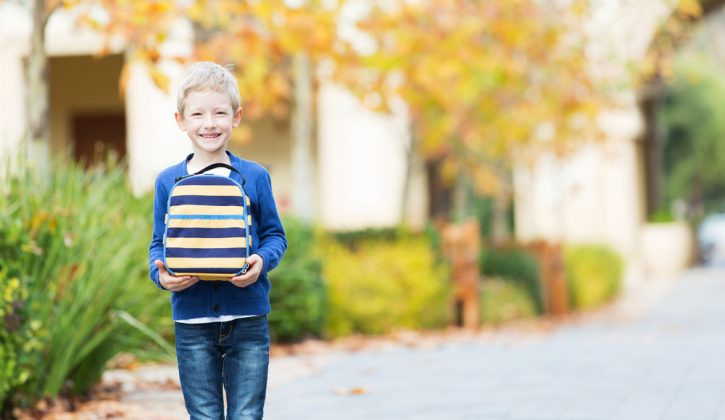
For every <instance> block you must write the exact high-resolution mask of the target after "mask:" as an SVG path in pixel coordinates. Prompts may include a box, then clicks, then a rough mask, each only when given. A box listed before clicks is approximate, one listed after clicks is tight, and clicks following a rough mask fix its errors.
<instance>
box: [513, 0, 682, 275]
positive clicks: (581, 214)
mask: <svg viewBox="0 0 725 420" xmlns="http://www.w3.org/2000/svg"><path fill="white" fill-rule="evenodd" d="M672 3H673V2H669V3H667V2H664V1H661V0H641V1H637V2H634V1H628V0H612V1H610V2H607V3H598V4H597V5H596V6H597V7H599V9H597V13H595V17H594V19H593V21H592V23H591V28H590V29H591V33H592V34H596V35H598V36H597V37H596V40H595V41H594V42H593V43H592V45H591V46H590V47H591V53H592V54H593V57H595V56H597V55H598V57H599V58H605V60H604V63H605V65H604V66H594V69H593V73H594V74H607V75H610V76H611V75H626V74H627V72H628V71H630V68H629V65H630V64H631V63H637V62H639V61H641V59H642V57H643V56H644V54H645V53H646V51H647V48H648V46H649V43H650V42H651V40H652V38H653V36H654V34H655V31H656V28H657V26H658V24H659V23H660V22H661V21H663V20H664V19H665V18H666V17H667V16H668V14H669V12H670V10H671V7H672ZM634 89H635V88H634V87H629V88H623V89H622V91H621V92H619V95H618V97H617V98H616V99H617V101H616V103H615V104H614V106H613V107H612V108H611V109H609V110H606V111H605V112H602V113H601V115H600V121H599V122H600V125H601V128H602V129H603V131H604V133H605V137H606V140H605V141H604V142H603V143H600V144H597V145H589V146H586V147H583V148H582V149H581V150H579V151H578V152H577V153H575V154H574V155H572V156H569V157H568V158H567V159H564V160H557V159H555V158H553V157H552V156H544V157H542V158H541V159H539V160H538V161H537V162H536V163H535V164H533V165H528V166H524V165H519V166H518V167H517V169H516V171H515V177H514V182H515V189H516V200H515V206H516V209H515V210H516V211H515V214H516V234H517V237H518V238H519V239H520V240H523V241H529V240H534V239H545V240H555V241H565V242H568V243H581V242H596V243H604V244H609V245H610V246H612V247H613V248H614V249H616V250H617V251H618V252H619V253H620V254H621V255H622V257H624V259H625V261H626V262H627V273H626V278H625V282H626V284H627V285H634V284H637V283H639V282H640V281H641V278H642V275H643V272H642V254H641V244H640V239H639V237H640V234H641V231H642V227H643V223H644V187H643V185H644V183H643V179H642V176H643V173H642V170H641V157H642V156H641V155H642V153H641V150H640V145H639V143H638V142H637V138H638V137H639V136H640V135H641V133H642V130H643V128H644V125H643V124H644V123H643V119H642V117H641V114H640V110H639V108H638V106H637V99H636V92H635V90H634Z"/></svg>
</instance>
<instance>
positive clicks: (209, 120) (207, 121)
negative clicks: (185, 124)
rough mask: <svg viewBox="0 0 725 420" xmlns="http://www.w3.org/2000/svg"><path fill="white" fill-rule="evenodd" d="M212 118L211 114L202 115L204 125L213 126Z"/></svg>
mask: <svg viewBox="0 0 725 420" xmlns="http://www.w3.org/2000/svg"><path fill="white" fill-rule="evenodd" d="M214 125H215V123H214V118H212V116H211V115H208V116H206V117H204V127H214Z"/></svg>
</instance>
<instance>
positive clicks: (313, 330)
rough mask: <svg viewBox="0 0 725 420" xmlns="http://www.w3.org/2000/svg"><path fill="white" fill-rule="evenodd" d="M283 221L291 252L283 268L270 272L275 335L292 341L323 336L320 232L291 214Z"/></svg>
mask: <svg viewBox="0 0 725 420" xmlns="http://www.w3.org/2000/svg"><path fill="white" fill-rule="evenodd" d="M283 224H284V228H285V234H286V235H287V242H288V248H287V252H286V253H285V256H284V258H283V259H282V262H281V263H280V265H279V267H277V268H276V269H275V270H273V271H272V272H270V273H269V277H270V281H271V282H272V290H271V291H270V296H269V299H270V302H271V304H272V312H271V313H270V314H269V324H270V330H271V334H272V338H273V339H274V340H275V341H281V342H288V341H296V340H300V339H302V338H306V337H320V336H321V335H322V332H323V328H324V325H325V308H326V305H327V303H326V302H327V299H326V290H325V282H324V281H323V278H322V261H321V259H320V257H319V255H318V253H319V250H318V247H317V240H316V234H315V232H314V231H313V229H312V228H311V227H310V226H308V225H305V224H304V223H302V222H301V221H299V220H297V219H293V218H289V217H287V218H285V219H284V221H283Z"/></svg>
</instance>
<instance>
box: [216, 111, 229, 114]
mask: <svg viewBox="0 0 725 420" xmlns="http://www.w3.org/2000/svg"><path fill="white" fill-rule="evenodd" d="M216 114H217V115H227V113H226V112H224V111H219V112H217V113H216Z"/></svg>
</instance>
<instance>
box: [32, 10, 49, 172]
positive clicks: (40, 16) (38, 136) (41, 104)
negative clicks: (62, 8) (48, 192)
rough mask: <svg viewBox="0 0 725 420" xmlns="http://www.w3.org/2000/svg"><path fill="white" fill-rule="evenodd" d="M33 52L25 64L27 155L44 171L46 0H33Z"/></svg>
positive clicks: (46, 142)
mask: <svg viewBox="0 0 725 420" xmlns="http://www.w3.org/2000/svg"><path fill="white" fill-rule="evenodd" d="M32 18H33V27H32V33H31V44H30V56H29V57H28V61H27V64H26V71H27V74H26V77H27V83H28V102H27V107H28V128H27V157H28V160H30V161H33V162H35V163H36V165H37V168H38V169H39V170H41V171H44V170H45V168H47V167H48V163H49V160H50V144H49V142H50V140H49V136H48V116H49V111H48V58H47V56H46V53H45V27H46V23H47V22H48V15H47V13H46V10H45V1H44V0H33V3H32Z"/></svg>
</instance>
